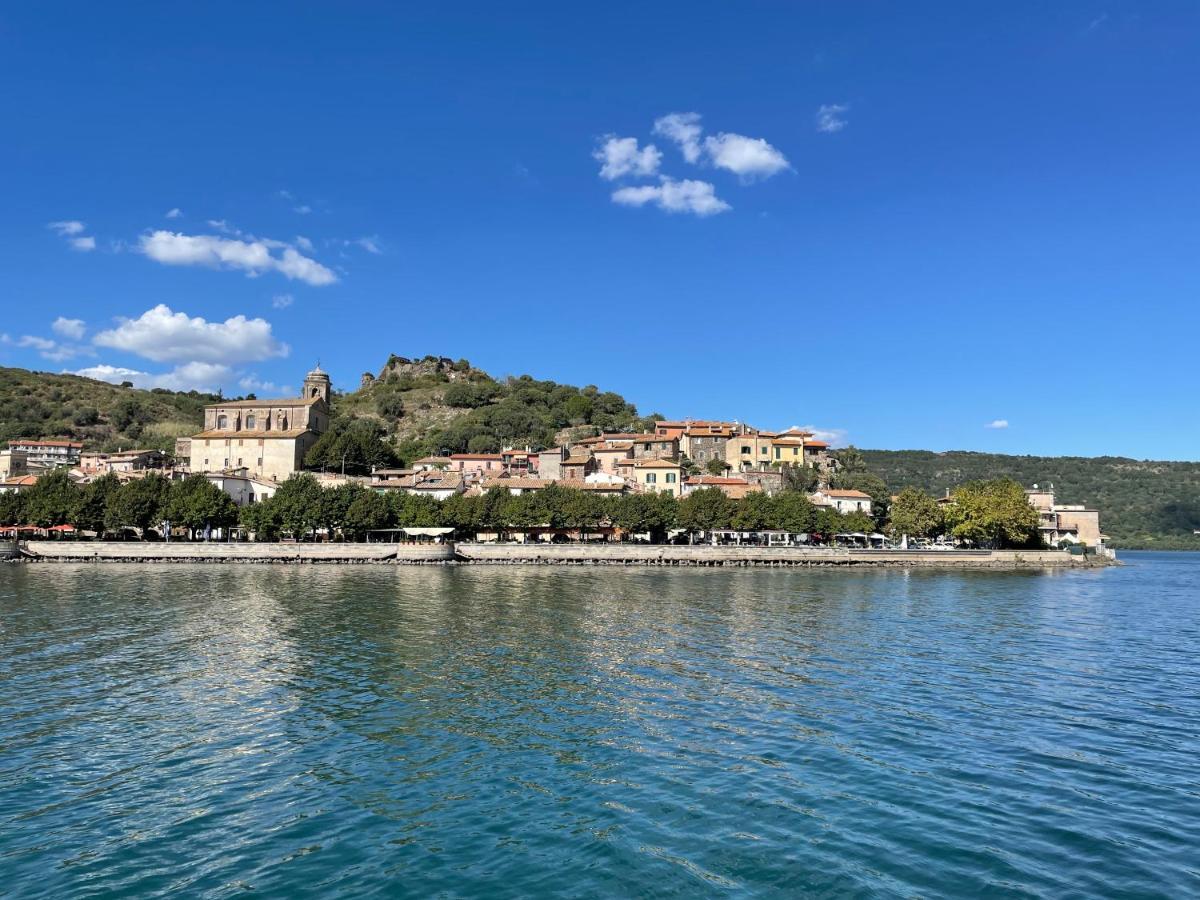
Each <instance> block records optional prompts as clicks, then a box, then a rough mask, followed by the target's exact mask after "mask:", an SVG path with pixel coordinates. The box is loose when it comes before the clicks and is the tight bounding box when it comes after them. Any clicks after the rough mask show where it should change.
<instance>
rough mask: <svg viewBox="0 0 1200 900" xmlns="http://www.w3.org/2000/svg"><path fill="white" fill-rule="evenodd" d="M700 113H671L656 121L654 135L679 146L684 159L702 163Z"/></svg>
mask: <svg viewBox="0 0 1200 900" xmlns="http://www.w3.org/2000/svg"><path fill="white" fill-rule="evenodd" d="M703 131H704V129H703V128H701V127H700V113H694V112H690V113H670V114H668V115H665V116H662V117H661V118H659V119H656V120H655V121H654V133H655V134H657V135H660V136H662V137H665V138H669V139H670V140H672V141H674V142H675V143H676V144H678V145H679V149H680V150H681V151H682V152H683V158H684V159H686V160H687V161H688V162H690V163H695V162H699V161H700V134H701V133H702V132H703Z"/></svg>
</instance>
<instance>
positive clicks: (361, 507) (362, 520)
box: [343, 490, 394, 538]
mask: <svg viewBox="0 0 1200 900" xmlns="http://www.w3.org/2000/svg"><path fill="white" fill-rule="evenodd" d="M393 521H394V517H393V513H392V507H391V504H389V503H388V499H387V497H384V496H382V495H381V494H378V493H376V492H375V491H370V490H361V491H360V492H359V493H358V495H357V496H356V497H355V498H354V500H353V501H352V502H351V503H350V506H349V508H348V509H347V510H346V517H345V521H344V523H343V528H345V530H346V531H347V532H349V534H350V535H351V536H353V537H356V538H361V537H363V536H365V535H366V533H367V532H368V531H374V530H376V529H379V528H389V527H391V524H392V522H393Z"/></svg>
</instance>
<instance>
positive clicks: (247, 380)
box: [238, 372, 296, 397]
mask: <svg viewBox="0 0 1200 900" xmlns="http://www.w3.org/2000/svg"><path fill="white" fill-rule="evenodd" d="M238 386H239V387H240V388H241V389H242V390H243V391H254V392H255V393H256V394H258V393H264V394H274V395H275V396H278V397H290V396H291V395H292V394H295V393H296V389H295V388H293V387H290V386H288V385H286V384H283V385H280V384H276V383H275V382H273V381H262V380H261V379H260V378H259V377H258V375H256V374H255V373H254V372H251V373H250V374H249V375H246V376H245V377H244V378H242V379H240V380H239V381H238Z"/></svg>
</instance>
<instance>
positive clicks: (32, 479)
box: [0, 475, 40, 487]
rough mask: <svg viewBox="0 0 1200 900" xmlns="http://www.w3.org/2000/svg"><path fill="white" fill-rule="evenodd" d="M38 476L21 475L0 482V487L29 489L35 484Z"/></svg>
mask: <svg viewBox="0 0 1200 900" xmlns="http://www.w3.org/2000/svg"><path fill="white" fill-rule="evenodd" d="M39 477H40V476H38V475H22V476H20V477H19V478H10V479H8V480H7V481H0V485H7V486H9V487H29V485H31V484H35V483H36V482H37V480H38V478H39Z"/></svg>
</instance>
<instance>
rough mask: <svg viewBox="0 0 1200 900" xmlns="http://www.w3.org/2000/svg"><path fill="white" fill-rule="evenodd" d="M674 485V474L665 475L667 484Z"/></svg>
mask: <svg viewBox="0 0 1200 900" xmlns="http://www.w3.org/2000/svg"><path fill="white" fill-rule="evenodd" d="M674 483H675V473H674V472H668V473H667V484H674Z"/></svg>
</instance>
